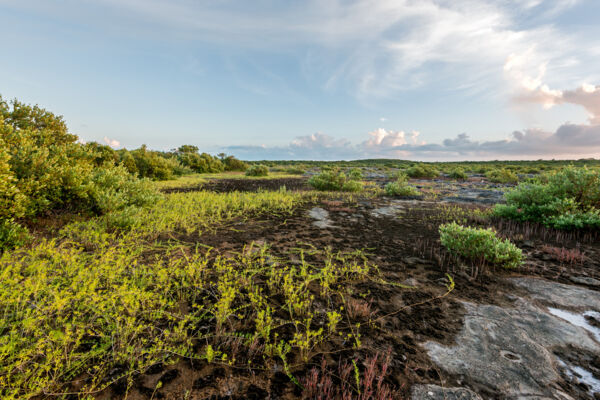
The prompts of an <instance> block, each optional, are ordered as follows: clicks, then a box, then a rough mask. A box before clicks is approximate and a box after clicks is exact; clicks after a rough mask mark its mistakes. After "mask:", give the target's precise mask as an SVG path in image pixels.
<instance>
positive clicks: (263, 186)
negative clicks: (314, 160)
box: [162, 178, 310, 193]
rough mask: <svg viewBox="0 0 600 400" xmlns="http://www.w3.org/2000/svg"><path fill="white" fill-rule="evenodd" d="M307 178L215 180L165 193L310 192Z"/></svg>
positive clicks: (165, 191)
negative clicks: (204, 191) (205, 191)
mask: <svg viewBox="0 0 600 400" xmlns="http://www.w3.org/2000/svg"><path fill="white" fill-rule="evenodd" d="M306 181H307V180H306V179H305V178H273V179H271V178H270V179H243V178H242V179H214V180H210V181H208V182H207V183H204V184H202V185H198V186H192V187H184V188H169V189H164V190H163V191H162V192H163V193H184V192H197V191H199V190H210V191H213V192H217V193H225V192H235V191H237V192H258V191H259V190H271V191H273V190H279V189H281V188H283V187H285V189H286V190H309V189H310V188H309V186H308V185H307V183H306Z"/></svg>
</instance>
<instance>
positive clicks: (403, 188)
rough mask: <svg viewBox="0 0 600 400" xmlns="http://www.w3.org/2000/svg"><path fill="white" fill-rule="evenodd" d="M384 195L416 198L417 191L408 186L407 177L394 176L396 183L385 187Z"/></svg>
mask: <svg viewBox="0 0 600 400" xmlns="http://www.w3.org/2000/svg"><path fill="white" fill-rule="evenodd" d="M385 193H386V194H387V195H388V196H418V195H419V194H420V192H419V190H418V189H417V188H416V187H414V186H411V185H409V184H408V182H407V177H406V175H405V174H403V173H398V174H396V181H395V182H390V183H388V184H387V185H385Z"/></svg>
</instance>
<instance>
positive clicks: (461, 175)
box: [448, 168, 468, 181]
mask: <svg viewBox="0 0 600 400" xmlns="http://www.w3.org/2000/svg"><path fill="white" fill-rule="evenodd" d="M448 176H449V177H450V178H452V179H457V180H463V181H464V180H465V179H467V178H468V176H467V174H466V173H465V171H464V170H463V169H462V168H456V169H454V170H452V171H450V173H449V174H448Z"/></svg>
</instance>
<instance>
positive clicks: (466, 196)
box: [133, 177, 600, 400]
mask: <svg viewBox="0 0 600 400" xmlns="http://www.w3.org/2000/svg"><path fill="white" fill-rule="evenodd" d="M373 181H375V182H378V181H377V179H376V178H374V179H373ZM243 182H252V183H243ZM256 182H257V181H241V180H240V181H238V182H236V183H231V182H227V183H213V184H211V185H212V186H210V187H214V188H225V189H223V190H226V189H230V188H236V189H238V190H239V189H240V188H245V189H246V190H258V189H264V188H266V187H267V186H268V188H269V189H274V187H271V186H272V185H276V184H285V185H286V187H287V188H288V189H289V188H290V187H292V188H302V187H304V186H303V185H304V184H305V181H304V180H303V179H299V180H293V182H291V181H287V180H286V182H284V183H282V182H279V183H273V181H270V183H266V182H267V181H264V182H263V183H262V185H263V186H264V187H263V186H261V184H260V183H256ZM411 183H412V184H414V185H416V186H418V187H420V188H421V189H425V190H429V191H431V193H437V195H436V196H427V199H412V200H401V199H391V198H386V197H383V198H382V197H379V198H374V199H367V198H365V199H362V200H357V201H353V202H346V201H342V200H341V198H340V200H339V201H336V200H322V201H320V202H318V203H317V204H311V205H309V206H307V207H305V208H303V209H301V210H298V211H297V212H296V214H294V215H293V216H291V217H285V218H283V217H279V216H271V217H268V218H263V219H261V220H253V221H244V222H240V224H238V225H234V226H231V227H230V229H228V230H225V231H221V232H217V233H215V234H213V235H210V236H205V237H203V238H202V244H203V245H205V246H210V247H213V248H214V249H215V250H216V251H217V252H220V253H222V254H229V253H232V252H236V251H240V250H241V249H242V248H243V246H244V245H247V244H250V243H259V244H268V245H269V246H270V247H271V250H272V251H273V252H274V254H276V255H289V251H290V249H293V248H297V247H298V246H299V244H302V245H309V246H314V247H315V248H323V247H326V246H330V247H332V248H333V249H334V250H340V251H350V250H354V249H364V250H365V251H366V252H367V253H368V254H369V257H370V258H371V260H372V261H373V262H375V263H376V264H377V265H378V266H379V268H380V270H381V271H382V274H383V276H384V277H385V279H387V280H389V281H394V282H398V283H402V284H403V285H404V287H393V288H390V287H385V288H383V287H381V286H377V285H372V286H369V287H366V288H364V289H365V290H366V291H367V292H368V293H369V296H368V298H367V300H368V301H369V304H370V305H371V307H372V309H373V312H374V315H375V316H377V317H381V318H380V319H381V328H380V330H379V332H380V333H379V334H377V335H371V336H369V337H364V338H363V343H364V347H365V349H366V350H365V351H376V350H385V349H387V351H389V352H390V353H391V355H392V359H393V362H392V364H391V367H390V369H391V378H390V381H391V383H392V384H393V385H394V386H395V387H397V388H399V389H400V390H401V392H402V394H403V396H404V397H406V398H412V399H415V400H417V399H440V400H441V399H525V398H527V399H562V400H566V399H596V398H600V269H599V267H600V262H599V260H600V257H599V255H600V246H599V243H598V238H597V235H595V234H564V233H559V232H554V231H549V230H547V229H545V228H543V227H538V226H521V225H516V224H510V223H504V222H502V221H493V220H492V221H489V220H484V219H482V218H481V217H480V215H481V212H482V211H484V210H485V209H486V207H487V206H488V205H489V204H491V203H495V202H498V201H499V200H500V199H501V196H502V192H503V190H505V189H506V187H505V186H501V185H492V184H490V183H488V182H485V180H484V179H483V178H480V177H474V178H471V179H470V180H468V181H466V182H455V181H449V180H445V179H440V180H434V181H431V180H429V181H413V182H411ZM244 185H248V186H244ZM288 185H289V186H288ZM242 190H243V189H242ZM447 220H459V221H464V222H465V223H469V224H471V225H481V226H490V225H491V226H494V227H495V228H496V229H497V230H498V231H499V233H500V234H502V235H504V236H506V237H509V238H511V239H512V240H513V241H514V242H515V243H516V244H517V245H518V246H519V247H521V248H522V249H523V251H524V253H525V254H526V255H527V262H526V264H525V265H524V266H523V267H522V268H520V269H519V270H512V271H506V270H489V269H482V268H481V266H470V265H463V264H461V263H459V262H456V260H454V259H452V258H451V257H449V255H448V254H447V253H445V251H444V249H443V248H442V247H441V245H440V243H439V240H438V234H437V227H438V225H439V224H440V223H443V222H445V221H447ZM565 254H567V255H565ZM292 261H293V260H292ZM446 273H448V274H450V275H451V276H453V277H454V280H455V283H456V286H455V288H454V290H453V291H452V292H451V293H450V294H449V295H448V296H443V294H444V293H445V291H446V284H447V280H446V279H445V274H446ZM170 371H175V372H170ZM295 373H296V374H297V376H300V377H301V376H302V374H305V373H306V371H303V370H299V371H295ZM164 374H171V375H173V379H170V380H169V382H168V383H166V384H165V386H164V388H163V389H161V390H160V391H158V392H157V393H158V395H159V396H158V397H163V398H178V397H177V395H178V393H179V394H180V393H182V392H181V388H183V387H187V386H189V385H192V386H194V387H196V388H197V389H196V391H194V392H192V397H190V398H198V399H203V398H215V399H216V398H257V399H258V398H273V399H275V398H298V397H299V395H300V393H298V389H297V387H295V385H294V384H293V383H291V382H289V380H287V379H283V378H281V376H280V375H281V373H279V374H278V373H273V374H271V373H263V374H259V376H256V377H254V378H252V377H249V376H243V377H240V376H239V373H238V372H237V371H233V370H228V369H226V368H220V369H206V368H204V369H202V370H200V371H199V370H195V369H194V368H193V367H190V366H189V365H187V364H186V363H184V362H182V363H180V364H178V365H176V366H175V367H174V368H172V369H170V370H161V369H158V370H157V371H156V372H155V374H153V375H152V374H150V375H147V376H145V377H144V379H145V380H146V382H147V386H149V387H151V384H152V382H155V381H156V380H158V379H159V378H161V377H162V375H164ZM284 378H285V376H284ZM163 381H164V379H163ZM186 385H187V386H186ZM142 386H143V382H142ZM157 393H154V396H155V398H157V397H156V395H157ZM133 396H134V397H133V398H135V396H139V398H146V397H144V396H143V394H142V393H141V392H140V391H138V392H136V393H134V394H133Z"/></svg>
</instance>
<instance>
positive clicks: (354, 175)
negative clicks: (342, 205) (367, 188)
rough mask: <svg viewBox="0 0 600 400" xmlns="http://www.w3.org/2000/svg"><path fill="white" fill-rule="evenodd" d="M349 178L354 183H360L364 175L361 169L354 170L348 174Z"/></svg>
mask: <svg viewBox="0 0 600 400" xmlns="http://www.w3.org/2000/svg"><path fill="white" fill-rule="evenodd" d="M348 178H349V179H350V180H352V181H359V180H361V179H362V178H363V173H362V170H361V169H360V168H352V169H351V170H350V172H349V173H348Z"/></svg>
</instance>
